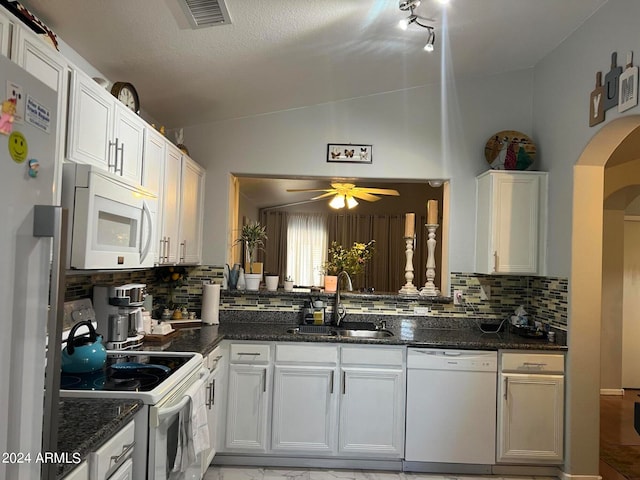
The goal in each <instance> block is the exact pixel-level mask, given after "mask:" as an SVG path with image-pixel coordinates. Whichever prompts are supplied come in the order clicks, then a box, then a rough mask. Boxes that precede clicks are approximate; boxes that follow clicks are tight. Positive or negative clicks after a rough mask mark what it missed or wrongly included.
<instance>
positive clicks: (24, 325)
mask: <svg viewBox="0 0 640 480" xmlns="http://www.w3.org/2000/svg"><path fill="white" fill-rule="evenodd" d="M0 92H2V93H1V94H2V98H0V102H2V101H3V100H5V99H7V96H13V98H17V102H16V106H17V111H16V116H15V119H14V122H13V125H12V129H13V132H12V133H13V134H14V135H13V136H9V135H4V134H0V178H2V188H0V204H2V215H1V217H0V218H2V220H1V222H2V228H0V285H2V287H1V288H0V305H2V311H3V313H4V315H3V316H2V320H1V322H2V335H0V363H1V364H2V365H3V366H5V368H3V369H2V371H1V372H0V384H2V388H1V389H0V418H2V419H3V421H2V422H0V452H16V453H18V452H22V453H23V454H26V453H30V454H31V458H32V459H34V458H36V455H37V454H38V453H39V452H44V451H50V450H53V451H55V441H54V443H53V444H52V443H51V441H52V439H51V437H50V431H54V432H55V431H56V430H57V425H56V419H55V418H52V417H51V414H52V411H51V408H52V406H54V411H53V413H56V412H57V410H55V407H57V384H55V381H54V379H55V374H53V375H51V376H49V377H48V378H47V379H46V380H47V382H48V383H47V385H46V389H43V387H45V351H46V347H45V345H46V333H47V321H48V320H47V319H48V318H49V325H52V324H53V325H54V326H55V325H56V316H57V315H58V311H57V309H56V307H55V305H56V301H57V300H58V298H59V295H60V292H62V293H64V285H63V284H62V283H63V278H64V277H63V273H62V272H63V271H61V270H60V269H59V268H57V267H58V266H60V262H61V260H60V253H61V250H60V248H59V247H60V241H61V238H60V232H61V229H62V224H61V222H62V212H61V209H60V208H59V207H54V206H53V205H54V198H55V196H54V193H55V190H56V188H57V186H59V182H58V180H57V172H59V170H57V168H56V165H57V162H58V161H59V159H58V158H56V151H57V148H56V130H57V123H58V119H57V118H56V112H57V94H56V92H54V91H53V90H51V89H50V88H49V87H47V86H46V85H45V84H44V83H42V82H40V81H39V80H38V79H37V78H35V77H33V76H32V75H30V74H29V73H27V72H26V71H24V70H23V69H22V68H20V67H19V66H18V65H17V64H15V63H13V62H11V61H10V60H8V59H7V58H6V57H4V56H2V55H0ZM32 160H33V161H32ZM35 161H37V162H38V164H39V166H37V167H36V162H35ZM29 165H31V166H32V167H34V168H33V169H32V170H31V174H32V175H35V176H31V175H29V172H30V170H29ZM52 251H53V255H52ZM52 265H53V268H52ZM50 293H51V299H52V308H51V310H50V314H49V313H48V307H49V294H50ZM49 315H50V317H48V316H49ZM56 338H57V337H56ZM57 354H58V362H59V351H57ZM51 363H52V364H53V363H54V362H53V361H52V362H51ZM58 368H59V363H58ZM58 375H59V374H58ZM58 378H59V376H58ZM52 385H55V388H53V387H52ZM43 397H44V402H43ZM43 418H44V419H45V424H44V425H43ZM50 426H51V428H49V427H50ZM43 427H44V430H43ZM43 442H44V443H43ZM41 467H43V466H42V464H40V463H38V462H33V461H32V462H29V463H22V464H18V463H5V462H1V463H0V478H11V479H16V480H22V479H29V480H32V479H34V478H40V469H41ZM43 470H46V467H43Z"/></svg>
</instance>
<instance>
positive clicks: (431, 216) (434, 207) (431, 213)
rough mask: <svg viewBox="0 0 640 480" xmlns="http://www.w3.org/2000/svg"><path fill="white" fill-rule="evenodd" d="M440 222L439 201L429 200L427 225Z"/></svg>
mask: <svg viewBox="0 0 640 480" xmlns="http://www.w3.org/2000/svg"><path fill="white" fill-rule="evenodd" d="M437 224H438V201H437V200H429V201H428V202H427V225H437Z"/></svg>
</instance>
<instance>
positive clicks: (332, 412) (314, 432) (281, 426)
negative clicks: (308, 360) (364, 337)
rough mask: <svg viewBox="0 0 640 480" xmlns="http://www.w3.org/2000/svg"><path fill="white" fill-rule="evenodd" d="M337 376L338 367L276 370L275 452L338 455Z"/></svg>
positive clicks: (273, 444)
mask: <svg viewBox="0 0 640 480" xmlns="http://www.w3.org/2000/svg"><path fill="white" fill-rule="evenodd" d="M336 374H337V372H336V368H335V367H321V366H317V367H316V366H301V367H296V366H276V367H275V372H274V386H273V420H272V422H273V423H272V427H271V428H272V431H271V448H272V449H273V450H279V451H285V450H286V451H295V452H297V453H300V452H305V453H310V454H318V453H335V443H336V442H335V427H336V413H337V399H338V395H339V393H338V388H337V387H338V385H337V382H336V380H337V377H336Z"/></svg>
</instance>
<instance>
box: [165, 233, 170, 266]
mask: <svg viewBox="0 0 640 480" xmlns="http://www.w3.org/2000/svg"><path fill="white" fill-rule="evenodd" d="M166 247H167V255H166V256H165V258H166V260H167V263H169V254H170V253H171V237H167V243H166Z"/></svg>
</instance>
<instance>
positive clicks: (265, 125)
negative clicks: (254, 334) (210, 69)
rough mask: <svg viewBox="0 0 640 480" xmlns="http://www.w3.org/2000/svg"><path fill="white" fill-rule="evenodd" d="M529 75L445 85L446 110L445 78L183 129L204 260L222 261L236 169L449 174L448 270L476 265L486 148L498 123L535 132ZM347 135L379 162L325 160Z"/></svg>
mask: <svg viewBox="0 0 640 480" xmlns="http://www.w3.org/2000/svg"><path fill="white" fill-rule="evenodd" d="M532 81H533V72H532V70H523V71H517V72H509V73H504V74H501V75H498V76H493V77H486V78H473V79H466V80H461V81H458V82H456V83H455V84H447V85H446V86H445V88H446V89H447V92H448V94H447V98H448V102H447V106H446V109H445V110H446V111H445V112H443V110H442V108H441V104H440V98H441V95H440V93H441V92H440V89H441V87H440V85H426V86H423V87H418V88H412V89H408V90H402V91H396V92H390V93H385V94H380V95H372V96H368V97H363V98H356V99H351V100H345V101H342V102H334V103H328V104H323V105H316V106H310V107H306V108H300V109H295V110H288V111H283V112H275V113H272V114H267V115H260V116H255V117H249V118H241V119H237V120H231V121H225V122H218V123H210V124H205V125H199V126H195V127H190V128H186V129H185V138H184V141H185V144H187V145H189V151H190V152H191V154H192V156H193V158H194V159H196V160H197V161H198V162H199V163H200V164H202V165H203V166H204V167H205V168H206V169H207V184H206V195H205V225H204V237H205V238H204V245H205V251H204V256H203V262H204V263H205V264H221V263H223V262H224V261H225V251H226V247H227V245H226V244H225V242H226V234H225V228H222V227H223V226H226V225H227V216H228V205H227V203H228V201H227V198H228V196H227V189H228V177H229V174H230V173H240V174H269V175H304V176H310V175H311V176H323V177H331V176H338V177H356V178H357V177H366V178H370V179H374V178H389V179H422V180H425V179H429V178H449V179H451V229H450V238H451V256H450V257H451V260H450V262H451V263H450V270H451V271H463V272H464V271H472V269H473V263H474V262H473V260H474V259H473V251H474V248H473V240H472V239H473V237H474V233H473V232H474V228H475V210H474V205H475V180H474V178H475V176H476V175H477V174H479V173H481V172H483V171H485V170H487V168H488V165H487V163H486V161H485V159H484V145H485V142H486V141H487V139H488V138H489V137H490V136H491V135H492V134H493V133H495V132H497V131H500V130H507V129H513V130H520V131H522V132H524V133H527V134H530V133H531V128H532V103H531V97H532ZM443 113H444V114H443ZM443 118H446V119H448V120H447V123H445V124H443V120H442V119H443ZM341 142H343V143H365V144H367V143H370V144H373V149H374V156H373V163H372V164H371V165H358V164H336V163H327V162H326V160H325V156H326V145H327V143H341Z"/></svg>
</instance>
